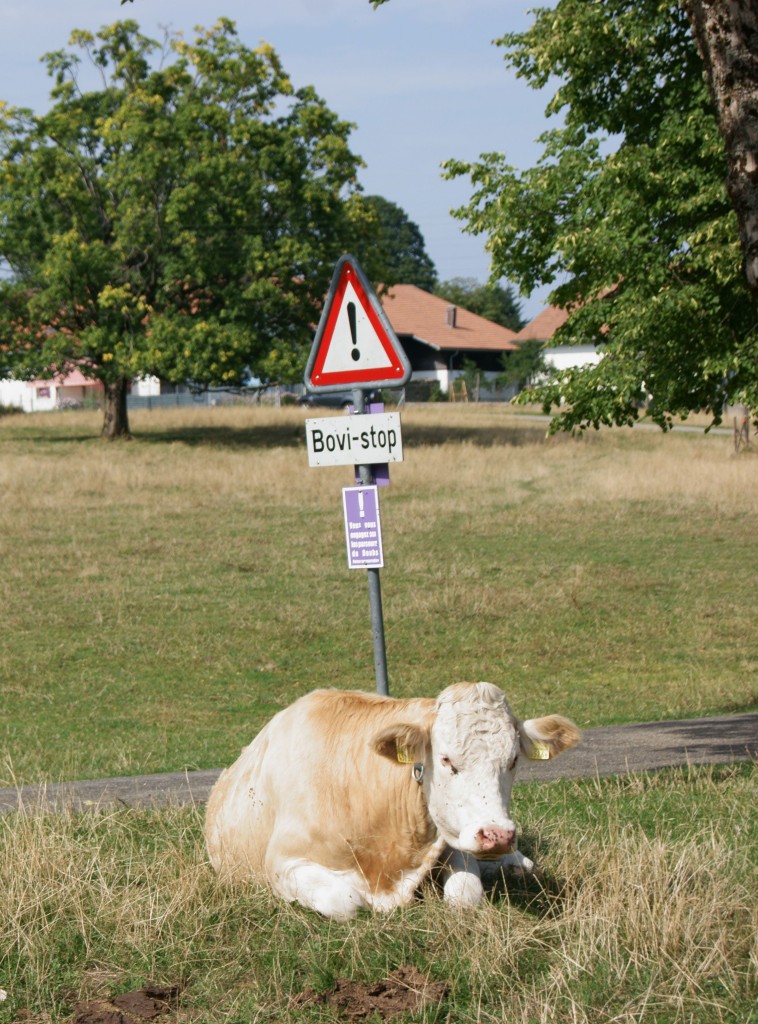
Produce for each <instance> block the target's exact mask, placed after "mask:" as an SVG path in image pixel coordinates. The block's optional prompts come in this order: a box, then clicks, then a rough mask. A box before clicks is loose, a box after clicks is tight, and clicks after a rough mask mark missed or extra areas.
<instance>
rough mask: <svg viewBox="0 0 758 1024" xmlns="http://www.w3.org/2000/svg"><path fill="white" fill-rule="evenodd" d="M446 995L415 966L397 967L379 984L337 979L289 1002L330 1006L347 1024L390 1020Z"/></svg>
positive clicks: (443, 987) (445, 988)
mask: <svg viewBox="0 0 758 1024" xmlns="http://www.w3.org/2000/svg"><path fill="white" fill-rule="evenodd" d="M448 992H449V986H448V985H446V984H445V982H442V981H429V980H428V979H427V978H425V977H424V975H423V974H422V973H421V972H420V971H419V970H417V969H416V968H415V967H398V969H397V970H396V971H393V972H392V974H390V975H389V976H388V977H387V978H385V979H384V980H383V981H375V982H372V983H370V984H366V983H365V982H362V981H351V980H350V979H349V978H337V980H336V981H335V982H334V985H333V986H332V987H331V989H328V990H327V991H326V992H316V991H315V990H314V989H306V990H305V991H304V992H300V993H299V994H298V995H296V996H294V998H293V999H292V1005H293V1007H301V1006H314V1005H319V1006H330V1007H332V1008H333V1009H335V1010H337V1011H338V1012H339V1013H340V1014H341V1016H342V1017H343V1018H344V1019H345V1020H348V1021H358V1020H363V1019H364V1018H365V1017H370V1016H371V1015H372V1014H376V1015H378V1016H379V1017H380V1018H381V1019H382V1020H391V1018H392V1017H396V1016H398V1015H399V1014H401V1013H407V1012H408V1011H409V1010H420V1009H421V1008H422V1007H424V1006H426V1005H428V1004H429V1003H439V1002H441V1000H442V999H444V998H445V996H446V995H447V994H448Z"/></svg>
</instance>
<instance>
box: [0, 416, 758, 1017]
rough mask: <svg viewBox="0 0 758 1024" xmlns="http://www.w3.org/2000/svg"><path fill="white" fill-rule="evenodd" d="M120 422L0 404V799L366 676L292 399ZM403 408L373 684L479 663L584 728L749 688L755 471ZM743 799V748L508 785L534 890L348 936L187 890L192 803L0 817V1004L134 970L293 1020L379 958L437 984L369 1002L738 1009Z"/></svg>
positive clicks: (458, 675)
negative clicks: (378, 665) (104, 426)
mask: <svg viewBox="0 0 758 1024" xmlns="http://www.w3.org/2000/svg"><path fill="white" fill-rule="evenodd" d="M133 426H134V427H135V430H136V433H137V438H138V439H137V440H136V441H134V442H132V443H129V444H123V445H121V444H117V445H111V446H109V445H105V444H103V443H102V442H100V441H99V439H98V437H97V434H98V431H99V422H98V418H97V416H96V415H87V414H70V415H69V414H67V415H65V416H54V415H50V416H36V417H26V416H24V417H5V418H3V419H2V420H0V545H1V546H2V552H1V555H2V566H3V572H2V574H1V576H0V580H1V582H0V607H1V608H2V623H3V641H4V642H3V643H2V645H0V709H1V711H2V714H1V715H0V777H1V778H0V785H2V784H9V783H11V782H12V781H13V780H15V781H17V782H19V783H21V782H31V781H38V780H41V779H51V780H57V779H66V778H76V777H91V776H99V775H109V774H120V773H134V772H140V771H160V770H164V769H172V770H176V769H178V768H181V767H183V766H197V767H213V766H220V765H223V764H228V763H229V762H230V761H231V760H233V759H234V757H236V755H237V753H238V751H239V748H240V747H241V746H242V745H244V744H245V743H247V742H249V740H250V739H251V738H252V736H253V734H254V733H255V731H256V730H257V729H258V728H259V727H260V725H261V724H262V723H263V722H264V721H265V720H266V719H267V718H269V717H270V716H271V714H272V713H273V712H274V711H276V710H277V709H278V708H279V707H281V706H283V705H284V704H286V703H288V702H290V701H291V700H292V699H293V698H294V697H296V696H297V695H299V694H301V693H303V692H305V691H307V690H309V689H311V688H313V687H315V686H323V685H336V686H357V687H362V688H367V689H373V686H374V680H373V661H372V648H371V640H370V631H369V617H368V598H367V593H366V581H365V574H364V573H362V572H349V571H348V570H347V568H346V565H345V561H346V559H345V553H344V539H343V531H342V521H341V504H340V488H341V487H342V486H344V485H345V484H349V483H350V482H351V480H350V473H349V472H348V471H345V470H340V469H336V470H316V469H309V468H308V466H307V458H306V454H305V448H304V439H303V430H302V413H301V412H299V411H298V410H284V409H282V410H265V409H253V410H248V409H235V410H208V411H205V412H202V413H196V414H195V415H194V416H193V417H192V418H189V419H188V418H187V414H184V413H182V414H172V415H169V414H158V413H152V414H149V415H143V416H141V417H135V419H134V424H133ZM403 430H404V441H405V448H406V461H405V462H404V463H403V464H402V465H399V466H393V468H392V479H393V483H392V486H391V487H390V488H389V490H388V491H385V492H383V494H382V518H383V526H384V541H385V553H386V558H387V566H386V568H385V570H383V572H382V586H383V596H384V606H385V624H386V629H387V641H388V662H389V669H390V686H391V690H392V692H393V693H395V694H397V695H416V694H433V693H435V692H437V691H439V690H440V689H441V688H442V687H444V686H445V685H447V684H448V683H449V682H451V681H453V680H456V679H490V680H492V681H493V682H496V683H498V684H499V685H501V686H502V687H503V688H504V689H505V690H506V691H507V693H508V695H509V697H510V699H511V701H512V703H513V705H514V707H515V708H516V710H517V711H518V712H519V713H521V714H523V715H535V714H541V713H545V712H552V711H555V712H560V713H563V714H566V715H569V716H571V717H573V718H574V719H575V720H576V721H577V722H578V724H580V725H581V726H583V727H584V726H590V725H600V724H608V723H612V722H624V721H632V720H643V719H655V718H667V717H680V716H682V717H686V716H689V715H701V714H708V713H716V712H727V711H735V710H737V711H740V710H749V709H753V708H755V707H756V703H757V702H756V688H755V682H754V680H755V669H756V648H755V642H754V632H755V631H754V609H755V580H756V576H757V573H756V570H757V569H758V556H757V554H756V545H755V529H756V513H757V512H758V476H757V475H756V473H755V466H756V463H755V459H754V458H753V457H751V456H750V455H747V456H745V457H739V458H737V457H735V456H734V455H733V453H732V449H731V439H730V438H719V437H702V436H697V435H681V436H677V435H674V436H665V437H663V436H660V435H658V434H654V433H651V432H646V431H634V432H626V431H624V432H621V431H614V432H611V431H607V432H602V433H600V434H591V435H587V436H585V437H584V438H581V439H577V438H556V439H551V440H546V439H545V437H544V435H543V431H542V428H541V427H539V426H535V425H534V424H532V423H529V422H528V421H525V420H523V419H519V417H516V416H514V415H513V414H512V413H511V412H510V411H509V410H505V409H492V408H473V407H455V408H450V407H438V408H436V409H435V408H411V409H409V410H407V411H406V412H404V413H403ZM755 798H756V768H755V766H754V765H750V764H735V765H729V766H724V767H702V768H689V769H681V770H671V771H663V772H655V773H650V774H640V775H626V776H620V777H618V778H611V779H593V780H580V781H563V782H558V783H550V784H525V785H522V786H517V788H516V792H515V794H514V806H513V810H514V815H515V819H516V821H517V822H518V823H519V825H520V826H521V832H522V839H521V843H520V845H521V849H522V850H523V851H524V852H525V853H526V854H527V855H529V856H532V857H533V858H534V859H535V860H536V861H537V862H538V864H539V865H540V867H541V869H542V874H541V876H540V878H539V879H534V880H530V881H528V882H509V883H508V884H507V885H506V886H505V887H503V888H502V889H501V891H500V892H499V893H498V894H497V895H496V896H495V897H494V898H493V899H492V900H491V901H489V902H487V903H485V904H484V905H483V906H482V907H480V908H479V909H478V910H477V911H475V912H474V913H466V914H462V913H458V912H454V911H452V910H450V909H448V908H447V907H446V906H445V905H443V904H442V902H441V900H440V898H439V895H438V893H437V892H436V890H434V889H433V888H432V887H431V886H427V887H426V889H425V891H424V893H423V898H422V899H421V900H420V901H419V902H417V903H414V904H413V905H412V906H410V907H408V908H407V909H405V910H402V911H398V912H395V913H392V914H390V915H387V916H381V915H368V914H362V915H360V916H359V917H358V918H357V919H356V920H355V921H353V922H350V923H346V924H344V923H335V922H328V921H324V920H322V919H321V918H319V917H317V916H316V915H314V914H312V913H309V912H307V911H305V910H302V909H301V908H298V907H292V906H289V905H285V904H283V903H281V902H280V901H277V900H275V899H274V898H273V897H272V896H271V895H270V894H269V893H267V892H266V891H264V890H262V889H259V888H258V887H256V886H250V885H225V884H222V883H220V882H219V880H218V879H217V878H216V877H215V876H214V874H213V872H212V871H211V869H210V867H209V866H208V864H207V861H206V857H205V852H204V849H203V842H202V829H201V826H202V809H201V808H184V809H172V810H167V811H161V812H150V811H142V810H128V809H122V810H118V811H113V812H109V813H102V812H99V813H95V812H92V813H87V814H83V815H73V814H56V815H48V814H44V813H36V812H22V813H18V814H8V815H4V816H0V989H3V990H5V991H6V992H7V993H8V996H7V999H6V1000H5V1001H3V1002H0V1024H16V1022H20V1021H25V1022H26V1024H57V1022H59V1021H70V1020H72V1019H73V1015H74V1014H75V1013H77V1006H78V1007H79V1010H80V1011H81V1013H84V1010H83V1009H82V1004H84V1003H90V1002H91V1001H93V1000H101V1001H106V1002H107V1001H110V1000H111V999H113V998H114V997H116V996H118V995H119V994H122V993H127V992H130V991H133V990H135V989H139V988H141V987H142V986H144V985H145V984H146V983H148V982H157V983H159V984H163V985H176V986H178V987H179V989H180V993H179V997H178V1005H177V1006H176V1007H175V1008H174V1009H173V1010H172V1011H171V1013H170V1014H168V1015H166V1016H165V1017H163V1018H159V1019H164V1020H172V1021H175V1022H176V1024H185V1022H187V1024H188V1022H191V1021H192V1022H194V1021H202V1022H204V1024H206V1022H207V1024H215V1022H218V1024H222V1022H223V1024H253V1022H255V1024H257V1022H271V1024H285V1022H286V1024H288V1022H290V1021H292V1022H293V1024H294V1022H295V1021H298V1022H304V1024H311V1022H312V1024H316V1022H327V1021H336V1020H339V1019H344V1018H341V1017H340V1016H339V1014H338V1012H337V1011H336V1010H335V1009H334V1008H332V1007H330V1006H329V1005H328V1003H326V1004H319V1003H317V1002H305V1003H304V1004H300V1003H298V1004H297V1005H295V1004H294V1003H293V999H295V1000H296V999H297V997H298V996H299V995H300V994H301V993H303V992H307V991H312V992H315V993H317V994H318V993H321V994H323V996H324V998H325V999H327V998H328V997H329V995H330V993H331V992H332V991H333V990H334V987H335V983H336V981H337V979H340V978H349V979H351V980H352V981H353V982H355V983H361V982H364V983H366V984H371V983H375V982H377V981H381V980H382V979H385V978H387V977H388V976H389V975H390V974H391V973H392V972H393V971H394V970H396V969H398V968H403V967H405V968H415V969H416V970H417V971H418V972H420V973H421V975H423V976H424V977H425V978H428V979H429V980H430V981H435V982H441V983H444V986H445V988H446V992H447V994H446V995H445V996H444V998H442V1000H441V1001H433V1002H431V1003H429V1004H428V1005H427V1006H425V1007H424V1008H422V1009H420V1010H417V1011H416V1012H414V1013H405V1014H403V1015H401V1016H399V1017H397V1018H394V1019H395V1020H397V1021H399V1022H400V1024H406V1022H407V1024H410V1022H412V1021H423V1022H425V1024H432V1022H434V1024H437V1022H440V1024H441V1022H443V1021H444V1022H454V1024H502V1022H503V1021H507V1022H511V1024H612V1022H614V1024H616V1022H618V1024H746V1022H749V1021H752V1020H755V1010H754V1007H755V1003H756V997H757V996H758V992H756V987H757V986H756V980H757V979H756V973H757V972H756V964H758V949H757V948H756V935H757V934H758V928H757V927H756V925H757V924H758V921H757V920H756V913H755V907H756V904H755V892H756V885H757V883H758V877H756V876H757V874H758V871H757V868H758V844H757V843H756V832H755V830H756V826H755V814H754V808H755ZM81 1019H86V1016H85V1017H83V1018H81ZM110 1019H115V1018H113V1017H112V1018H110ZM367 1019H371V1018H367ZM379 1019H380V1018H378V1017H377V1016H376V1015H375V1016H374V1018H373V1020H374V1021H377V1020H379Z"/></svg>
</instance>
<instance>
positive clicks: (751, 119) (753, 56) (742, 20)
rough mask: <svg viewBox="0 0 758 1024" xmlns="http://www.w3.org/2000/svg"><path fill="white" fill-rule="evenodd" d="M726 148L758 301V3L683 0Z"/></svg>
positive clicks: (731, 192)
mask: <svg viewBox="0 0 758 1024" xmlns="http://www.w3.org/2000/svg"><path fill="white" fill-rule="evenodd" d="M685 5H686V8H687V13H688V14H689V18H690V23H691V25H692V33H693V35H694V37H695V42H696V43H697V47H698V50H699V51H700V56H701V57H702V59H703V64H704V65H705V76H706V81H707V83H708V89H709V90H710V94H711V98H712V100H713V103H714V106H715V108H716V113H717V117H718V123H719V129H720V131H721V135H722V136H723V139H724V143H725V146H726V155H727V163H728V175H727V182H726V187H727V191H728V192H729V198H730V199H731V202H732V205H733V206H734V209H735V211H736V213H737V220H738V223H739V230H740V241H741V243H742V251H743V254H744V257H745V274H746V276H747V283H748V287H749V288H750V291H751V294H752V296H753V298H754V299H755V301H756V304H758V3H756V0H685Z"/></svg>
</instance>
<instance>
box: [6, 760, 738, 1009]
mask: <svg viewBox="0 0 758 1024" xmlns="http://www.w3.org/2000/svg"><path fill="white" fill-rule="evenodd" d="M754 797H755V775H754V773H750V772H747V771H746V770H744V769H738V768H732V769H729V770H724V771H722V770H720V769H701V770H697V769H690V770H687V771H680V772H673V773H663V774H661V775H658V776H651V777H646V776H635V777H629V778H623V779H618V780H604V781H602V782H601V781H596V782H594V783H593V782H588V783H572V784H553V785H552V786H530V787H526V788H525V789H524V790H523V791H522V792H520V793H517V797H516V799H517V801H519V802H520V807H521V810H520V813H521V815H522V816H525V817H527V818H528V820H529V821H530V827H529V834H528V838H527V840H526V841H527V842H528V843H529V844H530V849H531V852H535V851H536V852H537V854H538V856H539V860H540V863H541V867H542V869H543V880H542V883H541V885H529V886H526V887H525V886H523V885H521V884H520V883H519V884H514V885H512V886H510V887H509V889H508V891H507V892H506V894H505V895H504V896H502V897H500V898H497V899H495V900H494V901H493V902H492V903H488V904H485V905H484V906H482V907H481V908H480V909H479V910H478V911H476V912H475V913H470V912H467V913H458V912H454V911H451V910H449V909H448V908H447V907H446V906H445V905H444V904H443V903H442V902H441V900H440V898H439V895H438V894H437V893H435V892H434V891H432V890H431V889H429V890H427V891H426V892H425V893H424V898H423V900H422V901H421V902H420V903H418V904H417V905H416V906H414V907H411V908H409V909H408V910H405V911H400V912H397V913H395V914H392V915H389V916H387V917H384V916H379V915H373V916H371V915H366V916H363V917H361V918H359V919H358V920H357V921H355V922H352V923H349V924H335V923H329V922H325V921H323V920H322V919H320V918H319V917H317V916H316V915H314V914H311V913H309V912H306V911H303V910H302V909H299V908H297V907H291V906H287V905H284V904H282V903H280V902H279V901H276V900H275V899H273V898H272V897H271V896H270V894H268V893H267V892H265V891H263V890H261V889H258V888H256V887H251V886H241V885H238V886H228V885H224V884H221V883H219V881H218V879H217V878H216V877H215V876H214V875H213V873H212V872H211V870H210V868H209V867H208V866H207V864H206V862H205V856H204V852H203V848H202V842H201V838H200V821H199V814H198V812H196V811H194V810H186V811H180V810H174V811H166V812H162V813H161V814H151V813H142V812H135V811H124V810H122V811H117V812H113V813H109V814H98V813H92V814H86V815H84V816H81V817H77V816H71V815H60V816H49V815H40V814H36V813H32V814H28V813H27V814H21V815H12V816H7V815H6V816H5V817H3V818H0V892H2V901H0V987H2V988H4V989H5V990H6V991H7V992H8V993H9V995H10V998H9V1000H8V1002H7V1003H6V1004H5V1008H3V1007H0V1021H12V1020H16V1019H21V1018H22V1016H23V1015H19V1016H18V1017H16V1014H19V1011H20V1010H21V1009H24V1010H26V1011H27V1015H26V1016H24V1017H23V1019H25V1020H27V1021H32V1022H35V1024H43V1022H44V1024H52V1022H57V1021H64V1020H68V1019H69V1015H70V1013H71V1009H72V1006H73V1004H74V1003H75V1002H77V1001H78V1000H85V999H95V998H101V999H106V998H109V997H112V996H113V995H115V994H117V993H119V992H124V991H129V990H130V989H134V988H137V987H139V986H140V985H143V984H145V983H146V982H147V981H157V982H159V983H161V984H166V985H168V984H172V985H175V984H178V985H179V986H180V988H181V990H182V991H181V996H180V1006H179V1009H178V1010H177V1011H176V1014H175V1016H174V1017H172V1018H171V1019H172V1020H175V1021H177V1022H184V1021H189V1020H203V1021H209V1022H213V1021H219V1022H221V1021H224V1022H227V1024H232V1022H235V1024H236V1022H239V1024H242V1022H243V1021H256V1020H260V1021H267V1020H277V1021H293V1022H294V1021H302V1020H306V1021H308V1020H312V1021H316V1020H318V1021H323V1020H325V1019H333V1018H332V1017H324V1016H323V1011H320V1010H319V1009H318V1008H317V1007H315V1008H311V1009H306V1008H298V1009H297V1010H295V1009H294V1008H293V1007H292V1006H291V998H292V997H293V996H295V995H296V994H297V993H298V992H301V991H303V990H304V989H306V988H309V987H313V988H315V989H316V990H317V991H328V990H329V988H330V986H331V985H332V984H333V983H334V981H335V979H336V978H337V977H347V978H351V979H353V980H356V981H361V980H365V981H375V980H377V979H380V978H383V977H386V976H387V974H389V973H390V972H391V971H392V970H394V969H396V968H398V967H401V966H403V965H405V964H411V965H413V966H415V968H417V969H418V970H420V971H421V973H422V974H423V975H424V976H425V977H428V978H433V979H435V980H437V981H441V982H445V983H446V985H447V987H448V989H449V996H448V998H447V1000H446V1002H445V1003H444V1004H443V1006H442V1007H437V1006H430V1007H427V1008H426V1009H425V1010H424V1011H423V1012H422V1014H421V1017H420V1018H419V1019H422V1020H424V1021H428V1022H430V1024H431V1021H440V1020H451V1021H456V1022H460V1024H500V1022H502V1021H504V1020H505V1021H510V1022H513V1024H537V1022H539V1024H543V1022H544V1024H548V1022H549V1024H569V1022H571V1024H597V1022H602V1024H610V1022H624V1024H649V1022H651V1021H655V1022H656V1024H744V1022H746V1021H747V1020H749V1019H750V1014H751V1012H752V1010H751V1007H752V1006H753V1003H752V999H753V997H754V996H755V995H756V981H757V980H758V972H757V969H758V947H757V946H756V936H757V935H758V928H757V927H756V926H758V918H757V916H756V901H755V883H756V866H755V859H754V855H755V834H754V827H753V825H752V824H751V823H750V821H749V819H748V818H746V816H745V814H746V811H748V809H749V808H750V806H751V802H752V801H753V800H754ZM693 822H695V823H694V824H693Z"/></svg>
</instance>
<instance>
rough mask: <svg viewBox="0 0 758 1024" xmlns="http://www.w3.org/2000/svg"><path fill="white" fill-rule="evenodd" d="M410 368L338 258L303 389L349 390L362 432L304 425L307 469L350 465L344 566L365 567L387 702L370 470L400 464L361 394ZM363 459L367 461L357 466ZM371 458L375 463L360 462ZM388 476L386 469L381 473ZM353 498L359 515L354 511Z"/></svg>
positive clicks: (395, 442) (393, 430) (386, 427)
mask: <svg viewBox="0 0 758 1024" xmlns="http://www.w3.org/2000/svg"><path fill="white" fill-rule="evenodd" d="M410 376H411V365H410V363H409V361H408V358H407V356H406V354H405V352H404V351H403V348H402V346H401V344H400V342H399V341H398V338H397V335H396V334H395V332H394V330H393V328H392V325H391V323H390V322H389V319H388V318H387V316H386V314H385V312H384V310H383V309H382V306H381V303H380V302H379V299H378V298H377V296H376V294H375V293H374V290H373V288H372V287H371V285H370V284H369V282H368V280H367V279H366V276H365V274H364V273H363V271H362V269H361V268H360V266H359V265H358V263H357V261H356V260H355V259H354V258H353V257H352V256H342V257H341V258H340V259H339V260H338V261H337V266H336V268H335V271H334V275H333V277H332V283H331V286H330V288H329V293H328V295H327V297H326V302H325V303H324V309H323V312H322V314H321V320H320V322H319V325H318V328H317V330H316V336H315V338H314V339H313V346H312V347H311V352H310V355H309V357H308V363H307V365H306V368H305V387H306V389H307V390H308V391H310V392H313V393H318V392H320V391H321V392H323V391H346V392H347V391H350V392H351V393H352V397H353V404H354V406H355V413H354V415H355V416H356V417H360V420H361V425H360V427H356V430H355V431H353V429H352V423H351V425H350V426H343V424H342V422H339V423H338V422H337V421H329V420H327V421H323V420H322V421H321V423H319V421H318V420H307V421H306V440H307V445H308V461H309V464H310V465H311V466H326V465H340V464H347V465H354V466H355V472H356V482H357V484H358V487H357V488H344V489H343V507H344V511H345V531H346V538H347V545H348V566H349V567H350V568H365V569H366V573H367V576H368V600H369V609H370V612H371V634H372V638H373V645H374V674H375V676H376V691H377V693H380V694H383V695H384V696H388V695H389V684H388V681H387V652H386V648H385V642H384V617H383V614H382V590H381V584H380V581H379V569H380V568H381V565H382V564H383V556H382V554H381V551H382V545H381V532H380V527H379V503H378V495H377V493H376V491H375V490H374V491H373V493H371V494H369V492H368V491H366V492H365V493H361V491H360V488H361V487H363V488H372V489H373V485H374V484H375V483H376V482H379V483H382V482H386V480H379V481H377V480H376V479H375V472H374V467H375V466H376V467H377V470H378V469H379V465H380V464H385V463H388V462H399V461H401V460H402V457H403V455H402V439H401V436H400V418H399V416H398V415H397V414H396V413H386V414H383V417H381V416H377V422H375V423H374V424H373V425H371V426H369V428H368V429H365V421H366V420H371V418H372V417H371V416H367V415H366V392H367V391H369V390H374V389H375V388H382V387H402V386H403V385H404V384H407V382H408V381H409V380H410ZM361 456H363V459H364V461H363V462H361ZM369 458H372V459H373V461H372V462H370V463H369V462H367V461H365V460H367V459H369ZM383 469H384V472H385V473H386V466H384V467H383ZM346 491H351V492H355V491H358V495H357V511H356V510H355V509H354V506H353V498H355V494H354V493H352V494H351V495H349V496H348V495H347V494H346V493H345V492H346ZM369 497H370V500H371V506H370V507H371V508H372V509H373V510H375V511H374V514H373V519H372V518H371V517H370V516H367V517H366V519H367V520H369V521H368V522H366V521H365V520H364V525H365V526H366V527H369V528H368V529H362V526H361V520H362V517H363V516H364V514H365V508H364V499H365V500H366V501H368V500H369Z"/></svg>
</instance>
